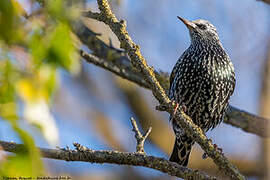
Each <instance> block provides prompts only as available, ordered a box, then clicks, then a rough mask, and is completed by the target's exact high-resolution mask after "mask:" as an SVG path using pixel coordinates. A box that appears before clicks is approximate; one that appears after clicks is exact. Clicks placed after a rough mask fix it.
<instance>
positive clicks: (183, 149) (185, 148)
mask: <svg viewBox="0 0 270 180" xmlns="http://www.w3.org/2000/svg"><path fill="white" fill-rule="evenodd" d="M193 144H194V142H193V141H192V139H190V138H188V137H187V136H185V137H182V139H179V138H176V139H175V143H174V147H173V152H172V154H171V157H170V161H172V162H176V163H178V164H180V165H182V166H187V165H188V160H189V155H190V151H191V147H192V145H193Z"/></svg>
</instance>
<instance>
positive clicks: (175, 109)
mask: <svg viewBox="0 0 270 180" xmlns="http://www.w3.org/2000/svg"><path fill="white" fill-rule="evenodd" d="M172 104H173V105H174V111H173V116H174V115H175V114H176V111H177V109H178V108H179V107H180V108H181V109H182V110H183V111H184V112H187V106H186V105H184V104H182V105H181V106H180V104H179V103H178V102H175V101H172Z"/></svg>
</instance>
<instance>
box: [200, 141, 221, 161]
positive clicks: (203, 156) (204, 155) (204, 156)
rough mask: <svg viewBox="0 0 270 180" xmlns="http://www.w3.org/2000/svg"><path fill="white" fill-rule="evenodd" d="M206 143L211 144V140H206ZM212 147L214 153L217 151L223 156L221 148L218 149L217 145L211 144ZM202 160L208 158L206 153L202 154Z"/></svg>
mask: <svg viewBox="0 0 270 180" xmlns="http://www.w3.org/2000/svg"><path fill="white" fill-rule="evenodd" d="M208 141H210V142H211V143H212V142H213V141H212V139H208ZM213 146H214V148H215V150H216V151H218V152H219V153H221V154H223V150H222V148H219V147H218V145H217V144H213ZM202 158H203V159H207V158H208V155H207V154H206V153H203V155H202Z"/></svg>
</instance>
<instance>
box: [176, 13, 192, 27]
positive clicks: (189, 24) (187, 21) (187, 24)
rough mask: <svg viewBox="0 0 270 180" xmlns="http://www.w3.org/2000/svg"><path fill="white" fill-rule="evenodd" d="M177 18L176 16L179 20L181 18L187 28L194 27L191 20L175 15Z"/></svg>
mask: <svg viewBox="0 0 270 180" xmlns="http://www.w3.org/2000/svg"><path fill="white" fill-rule="evenodd" d="M177 18H178V19H179V20H181V21H182V22H183V23H184V24H185V25H186V26H187V28H189V29H193V28H195V24H194V23H193V22H191V21H189V20H186V19H184V18H181V17H180V16H177Z"/></svg>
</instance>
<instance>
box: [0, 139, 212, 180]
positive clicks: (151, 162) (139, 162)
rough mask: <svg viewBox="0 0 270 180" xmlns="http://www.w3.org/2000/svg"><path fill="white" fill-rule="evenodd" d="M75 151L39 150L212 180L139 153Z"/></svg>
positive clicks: (18, 147) (12, 146)
mask: <svg viewBox="0 0 270 180" xmlns="http://www.w3.org/2000/svg"><path fill="white" fill-rule="evenodd" d="M0 145H1V146H2V147H3V149H4V150H5V151H8V152H13V153H20V152H23V151H27V149H26V148H25V146H24V145H23V144H16V143H11V142H5V141H0ZM74 146H75V148H76V150H71V149H67V148H64V149H60V148H59V149H46V148H39V150H40V152H41V154H42V156H43V157H44V158H50V159H58V160H65V161H83V162H90V163H100V164H102V163H110V164H118V165H132V166H143V167H148V168H151V169H155V170H158V171H161V172H164V173H167V174H169V175H171V176H176V177H180V178H183V179H190V180H193V179H205V180H214V179H216V178H215V177H211V176H209V175H207V174H205V173H204V172H202V171H198V170H192V169H189V168H186V167H183V166H180V165H178V164H176V163H173V162H170V161H168V160H166V159H164V158H159V157H154V156H147V155H145V154H141V153H128V152H119V151H96V150H92V149H89V148H86V147H84V146H82V145H80V144H78V143H74Z"/></svg>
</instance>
